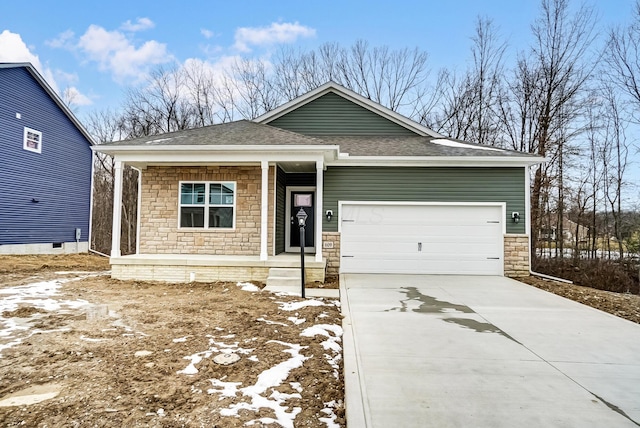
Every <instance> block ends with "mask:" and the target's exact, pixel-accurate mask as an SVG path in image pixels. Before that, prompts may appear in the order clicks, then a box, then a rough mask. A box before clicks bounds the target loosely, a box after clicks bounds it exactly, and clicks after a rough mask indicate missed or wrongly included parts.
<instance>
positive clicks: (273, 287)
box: [265, 268, 300, 294]
mask: <svg viewBox="0 0 640 428" xmlns="http://www.w3.org/2000/svg"><path fill="white" fill-rule="evenodd" d="M265 290H267V291H284V292H297V293H298V294H299V293H300V268H271V269H269V276H268V277H267V286H266V287H265Z"/></svg>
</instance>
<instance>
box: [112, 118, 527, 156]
mask: <svg viewBox="0 0 640 428" xmlns="http://www.w3.org/2000/svg"><path fill="white" fill-rule="evenodd" d="M223 145H224V146H234V145H237V146H246V145H261V146H282V145H287V146H292V145H299V146H305V145H314V146H320V145H331V146H339V147H340V152H341V153H348V154H349V155H350V156H388V157H413V156H416V157H418V156H419V157H437V156H454V157H455V156H463V157H466V156H480V157H491V156H498V157H523V156H524V157H536V156H535V155H531V154H528V153H521V152H517V151H512V150H503V149H497V148H492V147H488V146H483V145H480V144H474V143H468V142H464V141H460V140H454V139H450V138H447V139H442V138H433V137H421V136H322V137H319V136H317V137H313V136H307V135H302V134H299V133H296V132H291V131H287V130H284V129H280V128H276V127H274V126H270V125H264V124H259V123H256V122H252V121H249V120H239V121H236V122H228V123H221V124H217V125H211V126H205V127H202V128H194V129H187V130H183V131H176V132H169V133H166V134H160V135H152V136H148V137H141V138H135V139H131V140H122V141H117V142H113V143H107V144H102V146H105V147H114V148H115V147H124V146H129V147H131V146H134V147H135V146H141V147H153V146H156V147H157V146H223Z"/></svg>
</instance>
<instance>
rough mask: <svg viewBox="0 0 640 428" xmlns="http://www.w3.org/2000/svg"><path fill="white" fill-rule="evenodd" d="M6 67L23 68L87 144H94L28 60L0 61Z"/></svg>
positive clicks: (0, 67) (1, 66) (3, 67)
mask: <svg viewBox="0 0 640 428" xmlns="http://www.w3.org/2000/svg"><path fill="white" fill-rule="evenodd" d="M6 68H24V69H26V70H27V71H28V72H29V74H31V76H32V77H33V78H34V79H35V80H36V82H38V84H39V85H40V86H41V87H42V89H44V91H45V92H46V93H47V95H49V97H50V98H51V99H52V100H53V101H54V102H55V103H56V105H57V106H58V107H59V108H60V110H62V112H63V113H64V114H65V115H66V116H67V117H68V118H69V120H70V121H71V122H72V123H73V124H74V125H75V126H76V128H78V130H79V131H80V132H81V133H82V135H84V137H85V138H86V139H87V140H88V141H89V144H91V145H92V146H93V145H95V142H94V141H93V137H92V136H91V134H89V132H88V131H87V130H86V129H85V127H84V126H83V125H82V123H80V121H79V120H78V118H77V117H76V116H75V115H74V114H73V112H72V111H71V110H70V109H69V107H68V106H67V105H66V104H65V103H64V101H62V99H61V98H60V97H59V96H58V94H57V93H56V91H54V90H53V88H52V87H51V86H49V84H48V83H47V81H46V80H45V79H44V78H43V77H42V75H41V74H40V73H39V72H38V70H36V69H35V67H34V66H33V65H32V64H31V63H29V62H16V63H7V62H0V69H6Z"/></svg>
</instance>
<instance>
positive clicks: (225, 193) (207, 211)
mask: <svg viewBox="0 0 640 428" xmlns="http://www.w3.org/2000/svg"><path fill="white" fill-rule="evenodd" d="M235 211H236V183H235V182H229V181H225V182H218V181H214V182H207V183H203V182H181V183H180V227H184V228H199V229H233V228H234V227H235Z"/></svg>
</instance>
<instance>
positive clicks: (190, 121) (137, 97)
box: [124, 66, 198, 137]
mask: <svg viewBox="0 0 640 428" xmlns="http://www.w3.org/2000/svg"><path fill="white" fill-rule="evenodd" d="M184 74H185V73H184V71H183V70H182V69H180V68H178V67H175V66H174V67H172V68H169V69H165V68H163V67H160V68H158V69H156V70H154V71H153V72H152V73H151V74H150V75H149V77H148V78H147V80H146V82H145V85H144V86H142V87H136V88H131V89H129V91H128V92H127V95H126V101H125V103H124V106H125V107H124V124H125V126H126V127H127V130H128V134H129V135H128V137H140V136H143V135H155V134H160V133H164V132H172V131H179V130H181V129H189V128H193V127H194V126H195V123H196V120H197V117H198V114H197V113H196V108H195V107H194V105H193V103H191V102H190V100H189V95H188V90H187V86H186V79H185V76H184Z"/></svg>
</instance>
